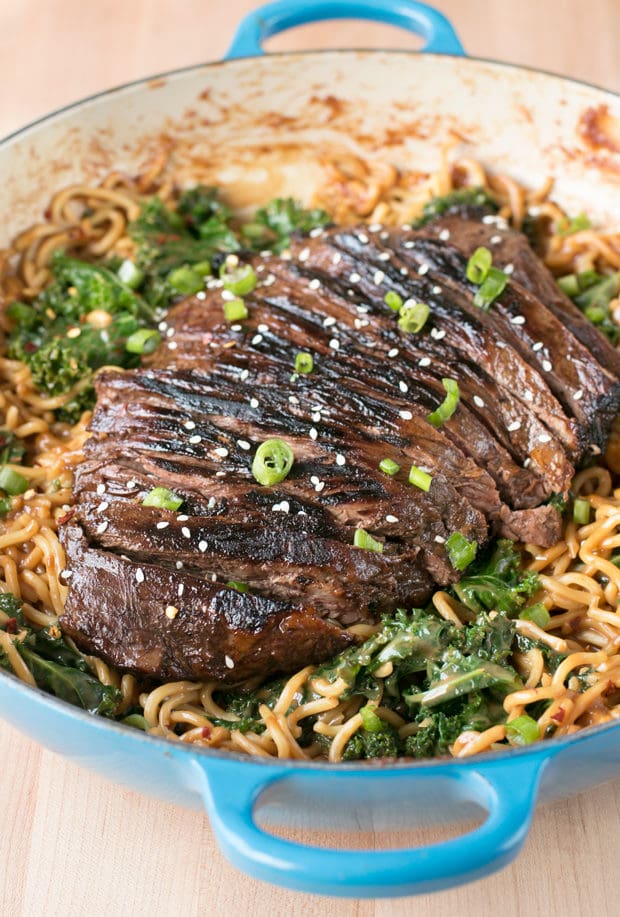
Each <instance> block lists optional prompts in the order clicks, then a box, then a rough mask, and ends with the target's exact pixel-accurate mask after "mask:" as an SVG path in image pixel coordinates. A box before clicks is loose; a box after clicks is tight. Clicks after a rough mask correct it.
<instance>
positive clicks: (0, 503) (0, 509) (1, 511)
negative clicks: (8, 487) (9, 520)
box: [0, 497, 13, 518]
mask: <svg viewBox="0 0 620 917" xmlns="http://www.w3.org/2000/svg"><path fill="white" fill-rule="evenodd" d="M12 507H13V501H12V500H11V498H10V497H2V499H1V500H0V517H1V518H4V517H5V516H6V514H7V513H10V512H11V509H12Z"/></svg>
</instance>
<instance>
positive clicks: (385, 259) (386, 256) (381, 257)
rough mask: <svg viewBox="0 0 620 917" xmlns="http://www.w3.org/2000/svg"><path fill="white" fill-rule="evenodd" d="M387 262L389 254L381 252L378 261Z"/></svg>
mask: <svg viewBox="0 0 620 917" xmlns="http://www.w3.org/2000/svg"><path fill="white" fill-rule="evenodd" d="M389 260H390V253H389V252H381V253H380V255H379V261H389Z"/></svg>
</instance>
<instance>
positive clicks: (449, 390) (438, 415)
mask: <svg viewBox="0 0 620 917" xmlns="http://www.w3.org/2000/svg"><path fill="white" fill-rule="evenodd" d="M441 384H442V385H443V387H444V388H445V390H446V397H445V398H444V400H443V401H442V402H441V404H440V405H439V407H438V408H436V409H435V410H434V411H433V412H432V413H431V414H428V415H427V418H426V419H427V420H428V422H429V423H432V425H433V426H434V427H440V426H441V425H442V424H443V423H445V421H446V420H450V418H451V417H452V415H453V414H454V412H455V411H456V408H457V405H458V403H459V398H460V397H461V394H460V392H459V384H458V382H457V381H456V380H455V379H442V380H441Z"/></svg>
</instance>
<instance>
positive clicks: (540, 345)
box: [532, 341, 544, 353]
mask: <svg viewBox="0 0 620 917" xmlns="http://www.w3.org/2000/svg"><path fill="white" fill-rule="evenodd" d="M543 347H544V344H543V342H542V341H536V343H535V344H532V350H533V351H534V352H535V353H538V351H539V350H542V349H543Z"/></svg>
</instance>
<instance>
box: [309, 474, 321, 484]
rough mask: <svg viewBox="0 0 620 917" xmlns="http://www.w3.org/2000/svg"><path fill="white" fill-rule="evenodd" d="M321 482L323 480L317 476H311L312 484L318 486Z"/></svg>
mask: <svg viewBox="0 0 620 917" xmlns="http://www.w3.org/2000/svg"><path fill="white" fill-rule="evenodd" d="M320 480H321V479H320V478H318V477H317V476H316V475H315V474H313V475H311V477H310V483H311V484H314V485H316V484H318V483H319V481H320Z"/></svg>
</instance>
